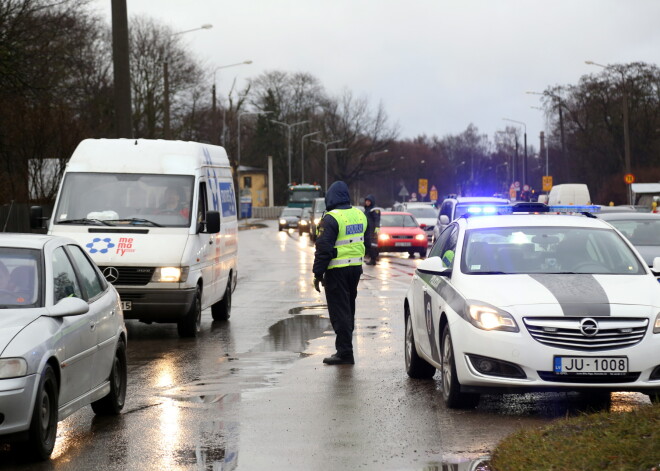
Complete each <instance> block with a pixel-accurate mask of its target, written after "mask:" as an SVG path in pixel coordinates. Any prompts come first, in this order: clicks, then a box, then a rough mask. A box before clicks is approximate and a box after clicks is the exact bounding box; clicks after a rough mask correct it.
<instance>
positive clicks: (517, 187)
mask: <svg viewBox="0 0 660 471" xmlns="http://www.w3.org/2000/svg"><path fill="white" fill-rule="evenodd" d="M513 187H514V188H515V189H516V191H520V182H513Z"/></svg>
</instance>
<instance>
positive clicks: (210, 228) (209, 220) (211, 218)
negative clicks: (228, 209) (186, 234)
mask: <svg viewBox="0 0 660 471" xmlns="http://www.w3.org/2000/svg"><path fill="white" fill-rule="evenodd" d="M201 225H203V226H204V232H208V233H209V234H217V233H218V232H220V213H219V212H218V211H206V220H205V221H203V222H202V223H201ZM200 232H201V231H200Z"/></svg>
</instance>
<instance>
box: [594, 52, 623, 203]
mask: <svg viewBox="0 0 660 471" xmlns="http://www.w3.org/2000/svg"><path fill="white" fill-rule="evenodd" d="M584 63H585V64H588V65H595V66H597V67H602V68H603V69H606V70H607V69H611V68H612V66H609V65H603V64H598V63H596V62H593V61H584ZM615 70H616V69H615ZM618 72H619V73H620V74H621V106H622V108H623V110H622V111H623V145H624V165H625V171H626V175H627V174H629V173H631V170H632V169H631V158H630V131H629V123H628V121H629V118H628V90H627V86H626V75H625V73H624V71H623V69H621V70H618ZM628 204H632V186H631V185H628Z"/></svg>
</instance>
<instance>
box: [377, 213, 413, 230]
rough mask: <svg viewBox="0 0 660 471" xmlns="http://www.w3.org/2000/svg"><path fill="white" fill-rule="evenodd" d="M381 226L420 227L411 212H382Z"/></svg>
mask: <svg viewBox="0 0 660 471" xmlns="http://www.w3.org/2000/svg"><path fill="white" fill-rule="evenodd" d="M380 227H419V224H417V221H415V218H413V217H412V216H411V215H410V214H382V215H381V217H380Z"/></svg>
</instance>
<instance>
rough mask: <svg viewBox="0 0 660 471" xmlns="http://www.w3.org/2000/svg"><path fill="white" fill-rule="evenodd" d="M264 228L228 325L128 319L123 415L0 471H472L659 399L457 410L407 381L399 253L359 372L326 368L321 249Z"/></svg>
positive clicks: (534, 398) (514, 401)
mask: <svg viewBox="0 0 660 471" xmlns="http://www.w3.org/2000/svg"><path fill="white" fill-rule="evenodd" d="M266 224H267V227H263V228H255V229H250V230H243V231H241V232H240V238H239V280H238V287H237V289H236V291H235V292H234V297H233V307H232V315H231V319H230V320H229V321H228V322H212V319H211V315H210V312H209V311H205V312H204V313H203V322H202V333H201V335H200V336H199V337H198V338H196V339H179V338H178V335H177V331H176V326H175V325H166V324H164V325H158V324H153V325H145V324H140V323H136V322H134V321H129V322H128V327H129V342H128V353H129V372H128V373H129V389H128V396H127V403H126V407H125V409H124V411H123V413H122V414H121V415H120V416H119V417H110V418H107V417H104V418H97V417H95V416H94V414H93V413H92V411H91V409H90V408H85V409H83V410H81V411H79V412H77V413H75V414H74V415H73V416H71V417H69V418H68V419H66V420H65V421H63V422H61V423H60V425H59V430H58V440H57V444H56V448H55V452H54V454H53V457H52V459H51V460H50V461H49V462H46V463H37V464H30V463H25V462H24V460H23V459H22V457H20V456H16V455H14V454H13V453H11V452H9V451H8V450H7V449H6V448H4V449H0V470H5V469H7V470H8V469H12V470H57V471H60V470H61V471H65V470H66V471H68V470H88V469H94V470H228V469H232V470H233V469H238V470H256V469H269V470H345V469H373V470H419V471H422V470H429V471H430V470H433V469H455V470H459V469H460V470H464V469H465V470H468V469H471V465H472V466H475V465H476V463H477V462H479V461H480V460H481V459H483V458H484V457H486V458H487V455H488V453H490V452H491V450H492V449H493V447H494V446H495V445H496V443H497V442H498V441H499V440H500V439H502V438H503V437H504V436H506V435H507V434H509V433H511V432H513V431H516V430H518V429H519V428H521V427H533V426H536V425H543V424H545V423H547V422H549V421H550V420H552V419H554V418H557V417H564V416H566V415H571V414H579V413H581V411H584V410H585V409H587V408H593V407H600V408H609V409H610V410H621V411H623V410H629V409H631V408H635V407H640V406H642V405H646V404H649V401H648V398H647V397H646V396H645V395H642V394H632V393H631V394H623V393H617V394H613V395H612V397H611V399H610V400H609V401H604V402H602V401H601V403H594V401H593V400H591V401H590V400H589V399H588V398H585V397H583V396H581V395H579V394H568V395H567V394H526V395H520V396H512V395H506V396H483V397H482V401H481V403H480V405H479V406H478V408H477V409H476V410H471V411H454V410H449V409H447V408H446V407H445V406H444V405H443V403H442V398H441V394H440V390H439V388H440V380H439V374H436V376H435V378H434V379H433V380H431V381H413V380H410V379H408V378H407V376H406V374H405V372H404V360H403V339H404V325H403V318H402V309H403V308H402V306H403V297H404V295H405V292H406V289H407V287H408V284H409V281H410V277H411V276H412V273H413V270H414V267H415V265H416V264H417V263H418V262H419V260H418V259H415V260H411V259H408V258H406V257H404V256H403V255H397V254H392V255H391V256H388V255H384V256H382V257H381V260H380V263H379V265H377V266H376V267H371V266H365V267H364V274H363V277H362V281H361V283H360V292H359V296H358V300H357V316H356V332H355V338H354V345H355V347H356V348H355V355H356V365H355V366H339V367H337V366H335V367H332V366H325V365H323V364H322V362H321V361H322V359H323V357H324V356H327V355H329V354H331V353H333V352H334V333H333V332H332V328H331V326H330V322H329V319H328V317H327V310H326V306H325V299H324V296H323V294H321V295H319V294H318V293H316V291H314V289H313V287H312V283H311V280H312V272H311V266H312V261H313V258H314V248H313V246H312V244H311V243H310V242H309V239H308V238H307V236H303V237H302V238H300V237H299V236H298V233H297V232H290V233H284V232H279V233H278V231H277V227H276V226H277V224H276V222H274V221H269V222H267V223H266ZM449 464H451V465H450V466H449V467H444V468H443V467H442V466H443V465H449ZM479 469H487V466H486V467H484V468H479Z"/></svg>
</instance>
